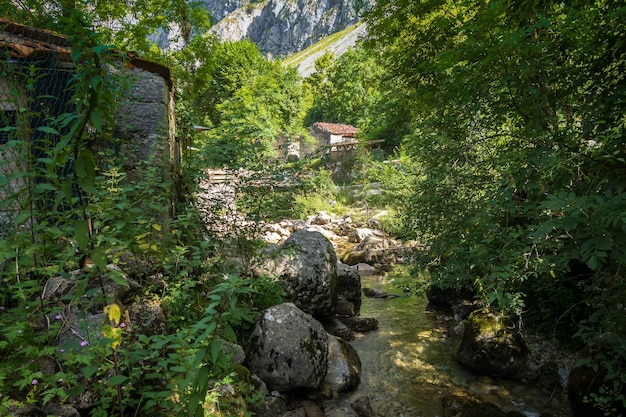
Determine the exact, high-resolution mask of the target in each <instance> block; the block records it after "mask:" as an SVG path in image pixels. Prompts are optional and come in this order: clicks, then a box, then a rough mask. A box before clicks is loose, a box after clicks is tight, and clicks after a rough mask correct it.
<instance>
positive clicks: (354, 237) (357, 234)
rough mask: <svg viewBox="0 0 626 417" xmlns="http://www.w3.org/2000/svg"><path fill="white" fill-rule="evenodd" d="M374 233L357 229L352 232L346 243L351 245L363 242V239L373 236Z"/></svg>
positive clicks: (360, 228) (365, 229)
mask: <svg viewBox="0 0 626 417" xmlns="http://www.w3.org/2000/svg"><path fill="white" fill-rule="evenodd" d="M374 233H375V232H374V230H372V229H368V228H364V227H359V228H356V229H354V230H353V231H352V233H351V234H350V238H349V239H348V241H349V242H352V243H361V242H363V241H364V240H365V238H367V237H368V236H370V235H373V234H374Z"/></svg>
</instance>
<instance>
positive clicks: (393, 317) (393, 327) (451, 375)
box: [348, 277, 571, 417]
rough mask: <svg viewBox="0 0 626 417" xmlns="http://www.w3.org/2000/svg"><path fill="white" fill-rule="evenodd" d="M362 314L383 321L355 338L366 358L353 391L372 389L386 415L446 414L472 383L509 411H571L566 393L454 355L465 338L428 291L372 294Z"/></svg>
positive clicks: (378, 284) (387, 286)
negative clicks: (450, 399) (474, 366)
mask: <svg viewBox="0 0 626 417" xmlns="http://www.w3.org/2000/svg"><path fill="white" fill-rule="evenodd" d="M362 285H363V286H364V287H370V288H379V289H383V290H385V291H387V292H389V293H395V294H402V291H400V290H399V289H397V288H395V287H394V285H393V284H391V283H389V282H387V281H381V280H380V278H377V277H363V278H362ZM361 316H362V317H375V318H377V319H378V320H379V323H380V325H379V330H376V331H374V332H370V333H367V334H364V335H361V336H359V337H357V338H356V339H355V340H354V341H352V342H351V343H352V345H353V346H354V347H355V349H356V350H357V352H358V353H359V356H360V358H361V362H362V381H361V384H360V386H359V387H358V388H357V389H356V391H355V392H353V393H351V394H350V395H349V396H348V397H349V399H354V398H358V397H360V396H363V395H367V396H368V397H369V398H370V400H371V402H372V406H373V408H374V410H375V411H376V412H377V413H378V414H380V415H382V416H385V417H394V416H398V417H400V416H402V417H438V416H441V415H442V407H441V399H442V397H443V396H444V395H445V394H446V393H449V392H451V391H452V390H454V389H455V388H466V389H469V390H470V391H472V392H473V393H474V394H476V395H478V396H479V397H480V398H481V399H482V400H483V401H488V402H492V403H494V404H496V405H498V406H499V407H500V408H502V409H503V411H505V412H508V411H518V412H521V413H523V414H525V415H527V416H539V415H540V414H541V413H550V414H551V415H552V416H554V417H570V415H571V414H570V412H569V410H568V406H567V402H566V401H565V398H563V397H562V396H561V395H559V396H557V397H555V398H550V395H549V394H548V393H545V392H543V391H541V390H540V389H538V388H535V387H533V386H530V385H528V384H523V383H517V382H513V381H507V380H494V379H492V378H489V377H484V376H478V375H475V374H473V373H472V372H470V371H468V370H466V369H465V368H463V367H461V366H460V365H459V364H458V362H457V361H456V357H455V355H456V349H457V347H458V344H459V342H460V339H459V337H454V333H453V332H451V331H450V327H451V324H452V323H453V320H452V317H451V316H450V315H449V314H448V313H447V312H443V311H440V310H436V309H430V308H429V307H428V301H427V300H426V298H425V297H417V296H407V295H404V294H403V295H401V296H400V297H397V298H389V299H372V298H367V299H364V301H363V304H362V306H361Z"/></svg>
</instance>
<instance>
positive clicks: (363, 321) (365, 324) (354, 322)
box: [341, 317, 378, 333]
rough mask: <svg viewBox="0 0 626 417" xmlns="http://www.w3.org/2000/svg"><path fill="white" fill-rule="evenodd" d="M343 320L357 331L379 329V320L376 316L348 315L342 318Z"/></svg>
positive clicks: (351, 328)
mask: <svg viewBox="0 0 626 417" xmlns="http://www.w3.org/2000/svg"><path fill="white" fill-rule="evenodd" d="M341 322H342V323H343V324H345V325H346V327H348V328H349V329H350V330H353V331H355V332H361V333H364V332H370V331H372V330H376V329H378V320H376V319H375V318H364V317H348V318H345V319H343V318H342V319H341Z"/></svg>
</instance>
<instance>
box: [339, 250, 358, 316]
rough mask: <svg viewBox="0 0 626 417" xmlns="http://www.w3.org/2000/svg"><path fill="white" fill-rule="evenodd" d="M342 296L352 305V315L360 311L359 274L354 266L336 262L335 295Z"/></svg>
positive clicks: (356, 314)
mask: <svg viewBox="0 0 626 417" xmlns="http://www.w3.org/2000/svg"><path fill="white" fill-rule="evenodd" d="M339 296H343V297H345V299H346V300H347V301H348V302H350V303H351V304H352V305H353V306H354V314H352V315H353V316H358V315H359V314H360V312H361V276H360V275H359V273H358V272H357V271H356V268H354V267H351V266H349V265H346V264H343V263H341V262H339V263H337V297H339Z"/></svg>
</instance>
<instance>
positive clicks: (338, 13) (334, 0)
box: [204, 0, 370, 57]
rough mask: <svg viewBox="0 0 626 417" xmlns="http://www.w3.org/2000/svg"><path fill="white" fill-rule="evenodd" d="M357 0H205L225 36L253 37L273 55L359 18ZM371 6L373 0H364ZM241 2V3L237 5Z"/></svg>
mask: <svg viewBox="0 0 626 417" xmlns="http://www.w3.org/2000/svg"><path fill="white" fill-rule="evenodd" d="M354 3H355V1H354V0H318V1H315V0H265V1H259V2H249V1H247V2H246V1H244V0H230V1H221V0H205V1H204V5H205V7H207V9H208V10H209V11H210V12H211V15H212V16H213V17H214V20H215V21H217V23H216V24H215V26H214V27H213V28H212V29H211V30H212V31H213V32H214V33H215V34H217V35H218V37H220V38H221V39H223V40H226V39H228V40H241V39H250V40H251V41H252V42H255V43H256V44H257V45H258V46H259V49H260V50H261V52H263V53H264V54H265V55H266V56H270V57H281V56H288V55H291V54H294V53H296V52H299V51H302V50H303V49H305V48H307V47H309V46H311V45H313V44H315V43H316V42H318V41H321V40H322V39H324V38H325V37H327V36H328V35H331V34H333V33H336V32H341V31H342V30H344V29H346V28H349V27H351V26H353V25H355V24H356V23H358V22H359V11H358V10H357V8H356V7H355V4H354ZM363 3H364V5H365V6H366V7H367V6H369V4H370V2H369V1H367V0H366V1H363ZM237 6H238V7H237Z"/></svg>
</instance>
